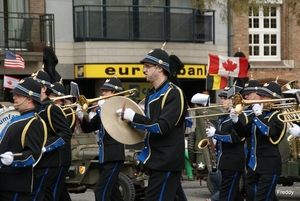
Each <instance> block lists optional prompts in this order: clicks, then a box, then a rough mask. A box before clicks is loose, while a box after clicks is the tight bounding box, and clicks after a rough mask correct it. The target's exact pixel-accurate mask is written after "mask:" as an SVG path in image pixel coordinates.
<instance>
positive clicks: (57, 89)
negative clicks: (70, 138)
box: [51, 82, 76, 201]
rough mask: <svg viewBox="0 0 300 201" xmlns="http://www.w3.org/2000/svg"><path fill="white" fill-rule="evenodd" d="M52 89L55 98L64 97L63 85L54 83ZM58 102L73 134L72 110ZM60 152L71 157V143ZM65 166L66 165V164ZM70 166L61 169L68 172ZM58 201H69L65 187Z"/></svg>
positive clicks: (61, 100)
mask: <svg viewBox="0 0 300 201" xmlns="http://www.w3.org/2000/svg"><path fill="white" fill-rule="evenodd" d="M51 88H52V93H53V94H54V95H55V96H56V97H62V96H65V87H64V85H63V84H61V83H59V82H56V83H54V84H53V85H51ZM58 102H60V103H61V104H59V103H57V105H59V106H62V108H61V109H62V110H63V111H64V114H65V117H66V118H67V121H68V124H69V126H70V129H71V132H72V133H73V132H74V130H75V126H76V124H75V123H76V115H75V112H74V110H73V109H72V108H71V107H63V106H64V99H60V100H58ZM60 151H61V152H66V153H68V154H70V155H72V153H71V143H66V144H65V145H64V146H62V147H60ZM66 165H67V164H66ZM70 165H71V161H70V164H69V165H68V166H63V167H61V169H63V168H64V169H66V170H68V169H69V167H70ZM64 172H65V170H64ZM57 183H58V184H60V186H59V188H61V185H62V184H63V181H61V182H60V181H59V180H58V182H57ZM59 201H71V198H70V195H69V192H68V190H67V186H66V185H64V186H63V189H62V191H61V194H60V197H59Z"/></svg>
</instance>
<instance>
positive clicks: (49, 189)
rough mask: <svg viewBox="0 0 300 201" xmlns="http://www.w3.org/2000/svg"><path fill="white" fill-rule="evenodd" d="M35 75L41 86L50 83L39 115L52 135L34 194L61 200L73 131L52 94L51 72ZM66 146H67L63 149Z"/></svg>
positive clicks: (37, 175) (41, 200) (37, 167)
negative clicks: (50, 95) (51, 96)
mask: <svg viewBox="0 0 300 201" xmlns="http://www.w3.org/2000/svg"><path fill="white" fill-rule="evenodd" d="M34 78H35V79H36V80H37V81H38V82H39V83H40V84H41V86H46V87H47V91H46V96H47V98H45V99H44V100H42V106H41V107H40V109H39V115H40V116H41V118H42V119H43V120H44V121H45V122H46V124H47V129H48V138H47V142H46V144H45V149H44V151H45V153H44V154H43V157H42V158H41V160H40V161H39V163H38V164H37V165H36V167H35V169H36V171H37V174H36V175H35V181H34V184H35V185H34V190H35V191H34V192H33V195H34V199H35V200H40V201H45V200H58V199H59V196H60V193H61V190H62V188H63V186H64V184H65V177H66V174H67V171H68V169H67V168H64V167H68V166H70V164H71V150H69V151H65V150H67V147H70V145H69V144H70V141H71V137H72V132H71V129H70V127H69V124H68V122H67V119H66V117H65V114H64V112H63V111H62V109H61V108H60V107H59V106H57V105H55V104H54V103H53V101H52V100H51V99H49V98H48V95H49V94H50V93H51V91H52V89H51V83H50V77H49V75H48V74H47V73H46V72H43V71H38V72H37V74H36V75H35V76H34ZM48 90H50V92H48ZM47 94H48V95H47ZM63 146H66V149H63ZM58 181H59V182H58Z"/></svg>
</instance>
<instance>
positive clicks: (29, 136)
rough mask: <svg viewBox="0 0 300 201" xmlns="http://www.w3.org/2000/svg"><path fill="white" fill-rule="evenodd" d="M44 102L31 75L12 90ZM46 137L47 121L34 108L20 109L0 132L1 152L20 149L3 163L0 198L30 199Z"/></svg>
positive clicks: (37, 84)
mask: <svg viewBox="0 0 300 201" xmlns="http://www.w3.org/2000/svg"><path fill="white" fill-rule="evenodd" d="M11 92H12V93H14V94H20V95H22V96H26V97H29V98H32V99H33V100H34V101H35V102H36V103H39V104H40V102H41V100H40V92H41V87H40V85H39V83H37V82H36V81H35V80H33V79H32V78H29V77H28V78H24V79H22V80H21V81H20V82H19V84H18V85H17V86H16V88H15V89H13V90H12V91H11ZM46 139H47V128H46V125H45V122H44V121H43V120H42V119H41V118H40V117H39V116H38V115H37V111H36V110H35V109H31V110H27V111H20V116H14V117H13V118H12V119H11V121H10V122H8V123H7V125H6V126H5V127H4V129H3V130H2V131H1V134H0V153H1V154H2V153H4V152H7V151H11V152H12V153H21V154H22V155H21V156H15V157H14V160H13V162H12V164H11V165H8V166H7V165H3V164H0V166H1V167H0V180H1V182H0V199H1V200H5V201H9V200H11V201H12V200H14V201H28V200H32V199H29V194H30V193H31V191H32V186H33V177H34V175H33V165H34V164H35V163H36V162H37V161H38V159H39V157H40V156H41V150H42V147H43V146H44V144H45V142H46Z"/></svg>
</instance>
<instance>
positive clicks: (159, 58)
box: [140, 48, 170, 75]
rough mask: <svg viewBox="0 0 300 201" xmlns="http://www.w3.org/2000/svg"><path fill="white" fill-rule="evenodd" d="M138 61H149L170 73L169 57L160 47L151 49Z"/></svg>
mask: <svg viewBox="0 0 300 201" xmlns="http://www.w3.org/2000/svg"><path fill="white" fill-rule="evenodd" d="M140 63H142V64H143V63H151V64H154V65H158V66H160V67H162V68H163V69H165V70H166V71H167V72H168V73H169V74H168V75H170V58H169V55H168V53H167V52H166V51H165V50H162V49H160V48H157V49H153V50H151V51H150V52H149V53H148V54H147V55H146V56H145V58H144V59H143V60H141V61H140Z"/></svg>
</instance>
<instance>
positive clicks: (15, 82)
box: [3, 75, 20, 89]
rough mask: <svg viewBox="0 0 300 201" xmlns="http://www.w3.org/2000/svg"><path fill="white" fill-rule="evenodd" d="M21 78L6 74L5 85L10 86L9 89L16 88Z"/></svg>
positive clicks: (5, 86)
mask: <svg viewBox="0 0 300 201" xmlns="http://www.w3.org/2000/svg"><path fill="white" fill-rule="evenodd" d="M19 80H20V79H18V78H14V77H9V76H6V75H4V79H3V82H4V83H3V87H4V88H8V89H14V88H15V87H16V86H17V85H18V82H19Z"/></svg>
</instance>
